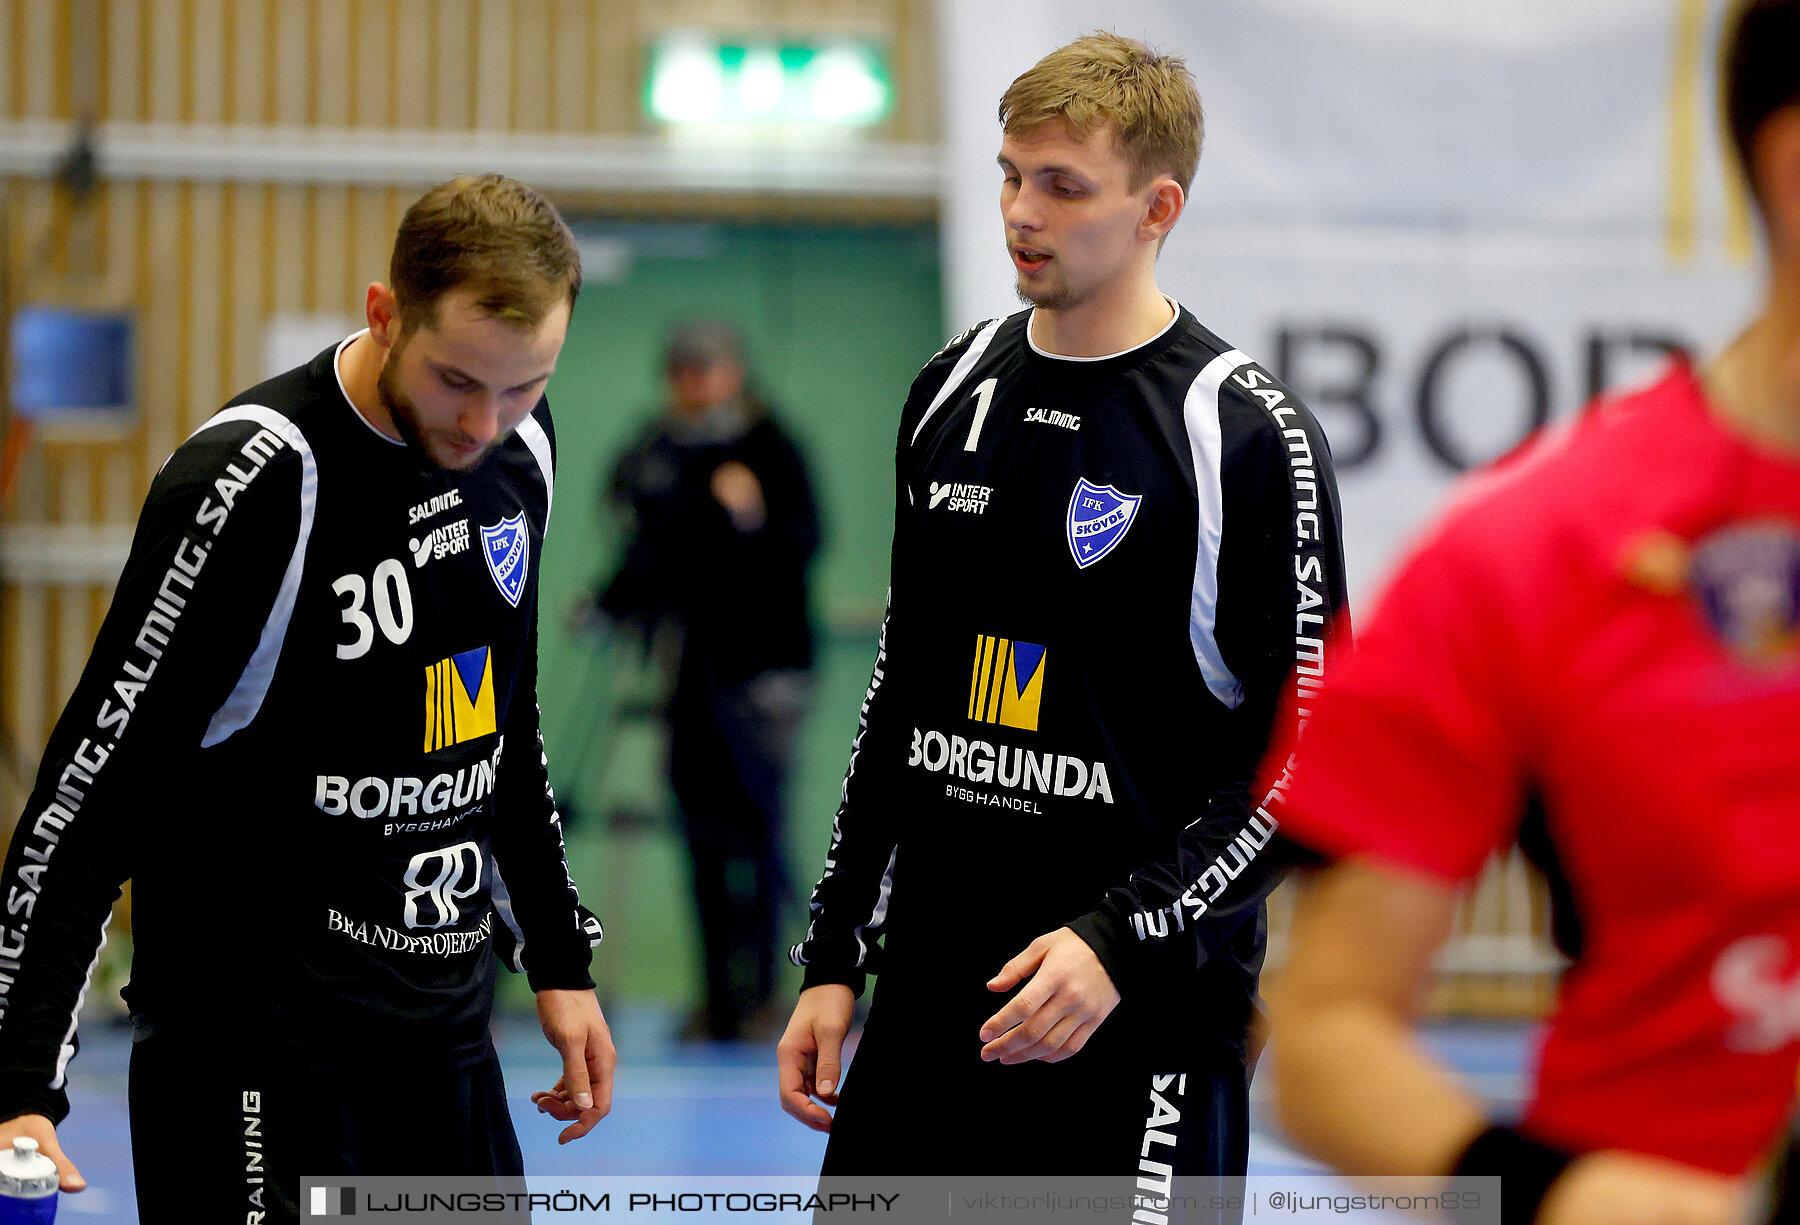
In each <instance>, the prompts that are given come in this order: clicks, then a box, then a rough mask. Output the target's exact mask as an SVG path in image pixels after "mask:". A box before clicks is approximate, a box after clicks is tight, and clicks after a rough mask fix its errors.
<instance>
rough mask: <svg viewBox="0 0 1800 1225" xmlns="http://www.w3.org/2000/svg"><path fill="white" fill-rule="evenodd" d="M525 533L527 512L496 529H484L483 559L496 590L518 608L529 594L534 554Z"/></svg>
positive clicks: (482, 539)
mask: <svg viewBox="0 0 1800 1225" xmlns="http://www.w3.org/2000/svg"><path fill="white" fill-rule="evenodd" d="M528 544H529V539H528V537H527V534H526V531H525V514H524V512H523V511H521V512H520V513H518V514H516V515H514V516H513V517H512V518H510V519H502V520H500V522H498V523H496V524H494V525H493V526H491V527H490V526H488V525H487V524H485V523H484V524H482V525H481V555H482V556H483V557H485V558H486V559H487V568H488V573H489V574H491V575H493V576H494V586H496V587H498V588H499V589H500V594H501V595H503V596H505V597H506V602H507V603H508V604H511V605H512V606H513V607H514V608H517V607H518V606H519V597H520V596H521V595H523V594H525V569H526V567H527V566H528V565H529V564H530V560H531V550H530V549H529V548H528V547H527V545H528Z"/></svg>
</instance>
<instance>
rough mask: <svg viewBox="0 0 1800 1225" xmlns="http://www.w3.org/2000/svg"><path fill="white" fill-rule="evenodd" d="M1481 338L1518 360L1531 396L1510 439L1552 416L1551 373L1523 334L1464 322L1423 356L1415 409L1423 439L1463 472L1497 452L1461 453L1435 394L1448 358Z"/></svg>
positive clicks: (1523, 435) (1446, 462)
mask: <svg viewBox="0 0 1800 1225" xmlns="http://www.w3.org/2000/svg"><path fill="white" fill-rule="evenodd" d="M1482 344H1492V345H1497V346H1498V347H1499V348H1500V350H1501V352H1503V353H1505V354H1507V355H1508V356H1509V357H1511V358H1512V359H1513V360H1514V361H1515V362H1517V364H1518V366H1519V369H1520V370H1522V371H1523V372H1524V375H1525V381H1526V385H1527V389H1528V392H1529V394H1530V397H1531V399H1530V404H1529V406H1528V416H1527V425H1526V428H1525V430H1524V432H1523V433H1521V434H1520V435H1519V437H1518V438H1517V439H1515V440H1514V443H1513V445H1515V446H1516V445H1517V444H1518V443H1519V442H1523V441H1524V440H1525V438H1526V437H1527V436H1528V435H1530V434H1531V432H1532V431H1533V430H1536V429H1538V428H1540V427H1542V426H1543V425H1544V424H1545V423H1546V422H1548V421H1549V420H1550V374H1549V372H1548V371H1546V370H1545V369H1544V362H1543V359H1542V358H1540V357H1539V356H1538V354H1537V351H1536V350H1534V349H1533V348H1532V347H1531V345H1530V343H1529V342H1527V341H1526V340H1525V338H1524V337H1522V336H1520V335H1519V334H1518V333H1517V332H1513V331H1510V330H1508V329H1506V328H1462V329H1460V330H1458V331H1455V332H1452V333H1451V334H1450V335H1449V336H1446V337H1445V338H1444V339H1443V340H1442V341H1441V342H1439V344H1438V346H1437V347H1436V348H1435V349H1433V350H1432V351H1431V356H1430V357H1428V358H1427V359H1426V360H1425V365H1424V367H1423V368H1422V369H1421V370H1420V372H1419V390H1418V414H1419V433H1420V434H1421V435H1422V436H1423V437H1424V439H1425V445H1426V446H1427V447H1429V448H1431V453H1432V454H1433V455H1435V456H1437V458H1438V459H1439V460H1440V461H1441V462H1442V463H1443V464H1444V466H1445V467H1447V468H1449V469H1450V470H1451V471H1453V472H1467V471H1468V470H1469V469H1470V468H1473V467H1475V466H1476V465H1478V464H1482V463H1485V462H1487V459H1489V458H1495V457H1494V456H1489V457H1485V458H1482V457H1473V456H1469V455H1467V454H1465V453H1464V451H1463V448H1462V446H1461V444H1459V443H1458V442H1457V441H1456V440H1455V439H1454V438H1452V437H1451V436H1450V435H1449V433H1448V432H1446V430H1445V429H1444V422H1443V416H1442V414H1443V405H1442V402H1441V400H1440V399H1439V395H1440V390H1439V383H1440V382H1441V381H1442V380H1443V377H1444V374H1445V373H1446V371H1447V370H1448V368H1449V366H1450V363H1451V362H1452V361H1453V360H1454V359H1456V358H1458V357H1461V356H1462V355H1463V354H1464V353H1466V352H1467V351H1468V350H1469V349H1471V348H1474V347H1475V346H1477V345H1482ZM1511 449H1512V447H1511V446H1508V447H1503V448H1502V449H1501V450H1500V451H1499V452H1498V454H1501V455H1503V454H1505V453H1506V452H1507V451H1509V450H1511Z"/></svg>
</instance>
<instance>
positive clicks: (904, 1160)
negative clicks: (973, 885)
mask: <svg viewBox="0 0 1800 1225" xmlns="http://www.w3.org/2000/svg"><path fill="white" fill-rule="evenodd" d="M1003 998H1004V997H999V996H993V995H988V994H987V993H986V992H985V991H983V992H981V993H979V994H977V995H975V996H974V997H973V998H972V999H971V1000H970V1001H969V1004H970V1006H969V1007H966V1008H963V1007H959V1006H958V1004H957V1003H956V1002H954V1001H953V1000H952V999H951V998H950V996H949V994H948V993H947V992H945V991H944V990H943V989H942V987H941V986H939V987H938V988H937V989H936V990H930V989H926V988H924V987H922V986H920V985H918V984H915V983H912V982H902V981H889V982H887V983H881V984H879V985H878V986H877V994H876V997H875V1000H874V1003H873V1007H872V1009H871V1012H870V1016H869V1024H868V1028H867V1031H866V1032H865V1034H864V1037H863V1041H862V1045H861V1047H860V1048H859V1049H858V1051H857V1053H856V1057H855V1059H854V1060H853V1061H852V1063H851V1066H850V1067H849V1069H848V1070H847V1074H846V1076H845V1079H844V1089H843V1096H842V1099H841V1104H840V1106H839V1109H838V1111H837V1114H836V1117H835V1118H834V1119H833V1121H832V1126H831V1138H830V1141H829V1143H828V1144H827V1146H826V1149H825V1160H824V1165H823V1168H822V1170H821V1173H822V1174H823V1175H824V1176H826V1177H828V1178H830V1177H844V1178H855V1179H867V1178H870V1177H876V1178H879V1177H882V1176H895V1175H920V1176H926V1177H941V1176H952V1177H957V1176H960V1177H972V1176H983V1175H985V1176H990V1177H1001V1178H1025V1179H1034V1178H1042V1177H1073V1178H1104V1179H1107V1180H1109V1185H1110V1181H1111V1180H1114V1179H1116V1180H1119V1181H1120V1182H1122V1183H1124V1184H1126V1185H1127V1186H1128V1187H1130V1188H1132V1189H1136V1190H1142V1191H1145V1192H1153V1191H1157V1190H1158V1189H1159V1188H1160V1189H1161V1191H1160V1193H1161V1194H1168V1193H1169V1192H1170V1191H1171V1190H1172V1191H1173V1193H1174V1194H1177V1195H1185V1196H1192V1197H1195V1198H1196V1199H1198V1200H1200V1201H1202V1202H1205V1203H1210V1202H1211V1201H1212V1200H1213V1199H1214V1197H1215V1195H1220V1194H1222V1192H1221V1188H1225V1189H1229V1184H1223V1183H1221V1182H1220V1181H1219V1180H1220V1179H1231V1178H1237V1177H1242V1176H1243V1174H1244V1173H1245V1169H1246V1167H1247V1165H1248V1163H1249V1155H1250V1078H1251V1074H1252V1071H1253V1060H1252V1059H1251V1057H1250V1055H1249V1052H1248V1045H1247V1043H1245V1042H1243V1041H1237V1040H1228V1039H1225V1038H1223V1037H1220V1036H1217V1035H1207V1034H1205V1033H1203V1032H1198V1031H1196V1030H1195V1029H1194V1028H1193V1026H1192V1024H1191V1020H1190V1019H1189V1018H1186V1017H1184V1016H1183V1015H1182V1014H1181V1013H1180V1012H1169V1013H1164V1012H1162V1011H1161V1010H1159V1009H1155V1008H1152V1007H1147V1006H1144V1005H1139V1006H1138V1007H1135V1008H1134V1007H1133V1006H1132V1005H1131V1004H1129V1003H1127V1004H1122V1005H1121V1006H1120V1007H1119V1008H1118V1009H1116V1010H1115V1011H1114V1012H1113V1014H1112V1015H1111V1016H1110V1017H1108V1018H1107V1020H1106V1021H1105V1022H1104V1023H1103V1024H1102V1025H1101V1026H1100V1028H1099V1029H1098V1030H1097V1031H1096V1032H1095V1034H1094V1035H1093V1037H1092V1038H1091V1039H1090V1041H1089V1042H1088V1044H1087V1046H1085V1047H1084V1048H1083V1049H1082V1050H1081V1051H1080V1052H1079V1053H1078V1054H1076V1055H1075V1056H1073V1057H1072V1058H1070V1059H1067V1060H1065V1061H1063V1062H1061V1063H1054V1064H1052V1063H1043V1062H1031V1063H1024V1064H1013V1065H1003V1064H999V1063H984V1062H982V1061H981V1058H980V1049H981V1042H980V1040H979V1039H978V1038H977V1037H976V1031H977V1030H978V1029H979V1027H980V1024H981V1021H982V1019H984V1018H985V1016H986V1015H988V1014H989V1013H991V1012H992V1011H994V1010H996V1009H997V1008H998V1007H999V1005H1000V1001H1001V1000H1002V999H1003ZM952 1011H955V1012H958V1013H960V1014H962V1015H963V1018H964V1021H963V1023H962V1024H961V1025H960V1026H957V1027H954V1028H951V1029H950V1030H948V1031H946V1029H945V1025H944V1021H943V1017H944V1015H945V1014H946V1013H947V1012H952ZM971 1018H972V1019H971ZM1170 1219H1171V1220H1174V1219H1176V1217H1174V1216H1173V1215H1171V1217H1170ZM1180 1219H1182V1220H1187V1221H1200V1222H1208V1223H1210V1222H1234V1221H1236V1220H1238V1219H1239V1214H1238V1213H1237V1212H1236V1211H1233V1210H1230V1209H1222V1210H1220V1211H1217V1212H1210V1211H1200V1212H1198V1213H1189V1214H1185V1215H1183V1216H1181V1217H1180Z"/></svg>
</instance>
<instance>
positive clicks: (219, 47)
mask: <svg viewBox="0 0 1800 1225" xmlns="http://www.w3.org/2000/svg"><path fill="white" fill-rule="evenodd" d="M188 5H189V8H188V25H187V30H186V39H185V42H186V47H185V53H186V55H185V58H186V66H187V73H188V87H187V95H188V96H187V115H188V122H189V123H224V122H225V119H226V101H225V99H226V87H227V85H226V83H227V77H226V71H227V66H228V65H227V59H228V57H229V55H230V53H231V50H232V48H231V45H230V42H229V35H230V32H231V31H230V26H229V24H228V22H227V17H226V11H227V6H228V5H229V6H230V7H231V8H233V9H235V8H237V7H239V6H238V5H237V4H236V3H235V0H188Z"/></svg>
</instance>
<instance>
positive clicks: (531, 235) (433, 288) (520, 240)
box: [388, 174, 581, 332]
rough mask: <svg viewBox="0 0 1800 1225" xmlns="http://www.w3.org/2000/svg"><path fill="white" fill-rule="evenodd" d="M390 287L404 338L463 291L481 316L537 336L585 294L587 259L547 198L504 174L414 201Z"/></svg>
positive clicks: (398, 239)
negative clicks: (472, 296) (554, 314)
mask: <svg viewBox="0 0 1800 1225" xmlns="http://www.w3.org/2000/svg"><path fill="white" fill-rule="evenodd" d="M388 283H389V287H390V288H392V289H393V291H394V297H395V298H396V299H397V300H398V301H399V304H400V326H401V328H402V329H403V330H404V331H406V332H412V331H415V330H417V329H418V328H420V327H429V326H433V325H435V324H436V322H437V308H438V303H439V302H440V301H441V300H442V299H443V297H444V295H445V294H447V293H449V292H450V291H451V290H454V289H460V288H462V287H464V286H468V287H470V288H472V289H473V290H474V291H475V293H476V303H475V305H476V307H477V309H479V310H480V311H481V312H482V313H483V314H485V315H488V316H490V317H492V318H495V319H500V320H502V321H504V322H506V323H510V324H513V325H514V326H518V327H529V328H535V327H537V326H538V324H540V323H542V322H543V321H544V319H545V317H546V316H548V315H549V314H550V312H551V310H553V309H554V308H555V307H556V306H557V305H558V304H559V303H562V302H565V301H566V302H567V303H568V304H569V305H570V306H571V307H573V306H574V305H575V296H576V295H577V294H579V293H580V292H581V254H580V252H579V250H578V249H577V248H576V245H575V236H574V235H573V234H571V233H570V232H569V227H568V225H567V224H565V223H564V221H563V219H562V216H561V214H559V213H558V212H557V211H556V207H555V206H554V205H552V204H551V203H550V201H549V200H547V199H545V198H544V196H543V193H541V192H539V191H537V190H536V189H535V188H532V187H529V186H527V185H526V184H524V183H521V182H519V181H518V180H517V179H509V178H507V177H506V176H505V175H500V174H479V175H462V176H460V177H458V178H454V179H451V180H450V181H449V182H447V183H439V184H438V185H437V186H436V187H433V188H432V189H431V190H430V191H428V192H426V193H425V194H424V195H422V196H420V197H419V198H418V199H417V200H415V201H413V203H412V207H410V208H408V209H407V210H406V216H405V217H403V218H402V219H401V221H400V230H399V232H398V233H397V234H395V236H394V253H393V256H392V258H391V259H390V260H389V263H388Z"/></svg>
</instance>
